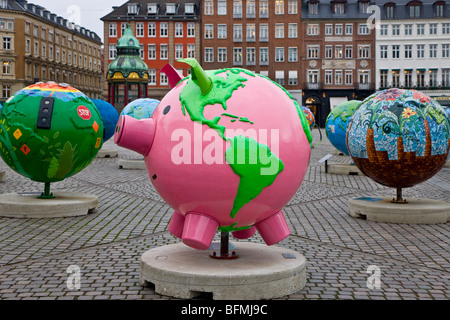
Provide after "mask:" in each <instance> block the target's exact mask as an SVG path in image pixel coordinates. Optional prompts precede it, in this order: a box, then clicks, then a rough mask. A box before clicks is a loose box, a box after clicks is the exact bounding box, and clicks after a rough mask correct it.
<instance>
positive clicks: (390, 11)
mask: <svg viewBox="0 0 450 320" xmlns="http://www.w3.org/2000/svg"><path fill="white" fill-rule="evenodd" d="M384 9H385V14H386V18H387V19H394V18H395V4H393V3H389V4H387V5H386V6H385V7H384Z"/></svg>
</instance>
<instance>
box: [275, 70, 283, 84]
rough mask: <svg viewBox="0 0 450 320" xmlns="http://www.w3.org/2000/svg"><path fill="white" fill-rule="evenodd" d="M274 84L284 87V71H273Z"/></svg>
mask: <svg viewBox="0 0 450 320" xmlns="http://www.w3.org/2000/svg"><path fill="white" fill-rule="evenodd" d="M275 82H276V83H278V84H279V85H280V86H284V71H275Z"/></svg>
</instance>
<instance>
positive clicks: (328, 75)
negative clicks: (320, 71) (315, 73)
mask: <svg viewBox="0 0 450 320" xmlns="http://www.w3.org/2000/svg"><path fill="white" fill-rule="evenodd" d="M325 84H326V85H332V84H333V70H325Z"/></svg>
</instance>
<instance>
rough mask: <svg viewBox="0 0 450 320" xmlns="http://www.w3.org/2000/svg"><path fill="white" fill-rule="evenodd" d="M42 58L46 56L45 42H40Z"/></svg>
mask: <svg viewBox="0 0 450 320" xmlns="http://www.w3.org/2000/svg"><path fill="white" fill-rule="evenodd" d="M41 55H42V56H43V57H44V58H45V57H46V56H47V46H46V45H45V43H43V44H42V54H41Z"/></svg>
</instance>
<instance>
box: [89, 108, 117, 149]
mask: <svg viewBox="0 0 450 320" xmlns="http://www.w3.org/2000/svg"><path fill="white" fill-rule="evenodd" d="M92 102H93V103H94V104H95V106H96V107H97V110H98V112H100V115H101V117H102V121H103V126H104V128H105V134H104V136H103V142H106V141H108V140H109V139H110V138H111V137H112V136H113V135H114V130H115V129H116V125H117V121H119V113H118V112H117V110H116V108H114V106H113V105H112V104H110V103H109V102H107V101H105V100H101V99H92Z"/></svg>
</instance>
